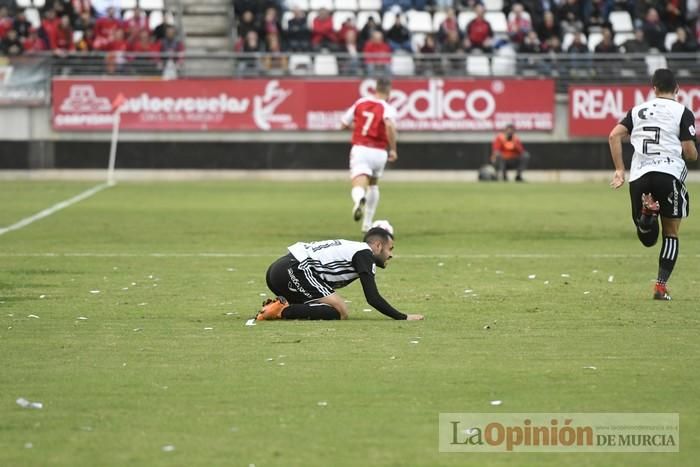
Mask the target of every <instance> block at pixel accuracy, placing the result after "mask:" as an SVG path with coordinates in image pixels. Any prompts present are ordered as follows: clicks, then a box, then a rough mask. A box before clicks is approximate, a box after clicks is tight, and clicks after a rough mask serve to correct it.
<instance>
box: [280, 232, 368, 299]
mask: <svg viewBox="0 0 700 467" xmlns="http://www.w3.org/2000/svg"><path fill="white" fill-rule="evenodd" d="M287 249H288V250H289V252H290V253H291V254H292V256H294V258H295V259H296V260H297V261H299V269H308V270H311V271H313V272H314V273H316V274H317V275H318V276H320V277H321V278H322V279H323V280H324V281H326V282H327V283H328V284H329V285H331V286H332V287H333V288H334V289H338V288H341V287H345V286H346V285H348V284H349V283H351V282H352V281H354V280H355V279H357V278H358V277H359V275H360V274H361V273H365V272H368V273H370V274H372V275H374V274H375V273H376V270H377V269H376V267H377V266H376V264H375V263H374V256H373V254H372V249H371V248H370V247H369V245H368V244H367V243H365V242H353V241H350V240H322V241H319V242H311V243H304V242H297V243H295V244H294V245H291V246H289V247H288V248H287Z"/></svg>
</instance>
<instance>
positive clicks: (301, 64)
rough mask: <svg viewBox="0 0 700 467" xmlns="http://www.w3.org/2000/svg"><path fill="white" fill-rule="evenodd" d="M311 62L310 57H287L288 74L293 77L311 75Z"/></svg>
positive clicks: (293, 55)
mask: <svg viewBox="0 0 700 467" xmlns="http://www.w3.org/2000/svg"><path fill="white" fill-rule="evenodd" d="M312 68H313V61H312V60H311V55H306V54H292V55H290V56H289V73H290V74H292V75H295V76H304V75H308V74H309V73H311V69H312Z"/></svg>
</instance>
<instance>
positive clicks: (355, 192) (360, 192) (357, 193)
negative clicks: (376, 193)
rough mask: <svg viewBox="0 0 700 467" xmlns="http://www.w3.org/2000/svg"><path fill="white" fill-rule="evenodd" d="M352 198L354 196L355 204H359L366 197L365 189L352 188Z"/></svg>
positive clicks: (359, 187)
mask: <svg viewBox="0 0 700 467" xmlns="http://www.w3.org/2000/svg"><path fill="white" fill-rule="evenodd" d="M350 196H352V202H353V203H355V204H359V202H360V200H361V199H362V198H364V197H365V188H364V187H361V186H354V187H352V191H351V192H350Z"/></svg>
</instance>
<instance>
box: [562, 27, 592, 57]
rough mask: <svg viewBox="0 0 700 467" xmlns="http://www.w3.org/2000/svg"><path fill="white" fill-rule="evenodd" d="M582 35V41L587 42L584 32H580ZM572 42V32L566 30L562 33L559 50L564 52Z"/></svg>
mask: <svg viewBox="0 0 700 467" xmlns="http://www.w3.org/2000/svg"><path fill="white" fill-rule="evenodd" d="M581 35H582V36H583V43H584V44H587V43H588V39H587V38H586V35H585V34H581ZM572 42H574V33H573V32H567V33H566V34H564V39H563V40H562V41H561V50H563V51H564V52H566V51H567V50H568V49H569V47H570V46H571V43H572Z"/></svg>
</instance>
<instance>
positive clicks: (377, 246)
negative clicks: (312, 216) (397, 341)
mask: <svg viewBox="0 0 700 467" xmlns="http://www.w3.org/2000/svg"><path fill="white" fill-rule="evenodd" d="M287 249H288V250H289V254H287V255H285V256H283V257H281V258H280V259H278V260H277V261H275V262H274V263H272V265H271V266H270V267H269V268H268V270H267V276H266V280H267V286H268V287H269V288H270V290H271V291H272V292H273V293H274V294H275V295H277V298H276V299H274V300H266V302H265V303H264V304H263V307H262V310H260V312H258V315H257V317H256V319H258V320H270V319H347V317H348V307H347V305H346V303H345V301H344V300H343V298H342V297H341V296H340V295H338V293H337V292H336V291H335V289H339V288H341V287H345V286H346V285H348V284H350V283H351V282H353V281H354V280H355V279H357V278H358V277H359V279H360V283H361V284H362V289H363V291H364V293H365V298H366V299H367V303H369V304H370V305H371V306H373V307H374V308H376V309H377V310H378V311H380V312H381V313H383V314H385V315H387V316H389V317H390V318H394V319H407V320H420V319H423V316H422V315H406V314H404V313H401V312H400V311H398V310H396V309H395V308H394V307H392V306H391V305H390V304H389V303H388V302H387V301H386V300H384V298H382V296H381V295H380V294H379V291H378V290H377V284H376V283H375V280H374V274H375V272H376V268H377V266H379V267H380V268H385V267H386V263H387V262H388V261H389V260H390V259H391V258H392V254H391V253H392V250H393V249H394V237H393V235H392V234H390V233H389V232H388V231H386V230H384V229H382V228H377V227H375V228H371V229H370V230H369V231H367V233H366V234H365V236H364V241H363V242H353V241H349V240H324V241H320V242H312V243H303V242H298V243H295V244H294V245H291V246H290V247H289V248H287Z"/></svg>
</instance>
